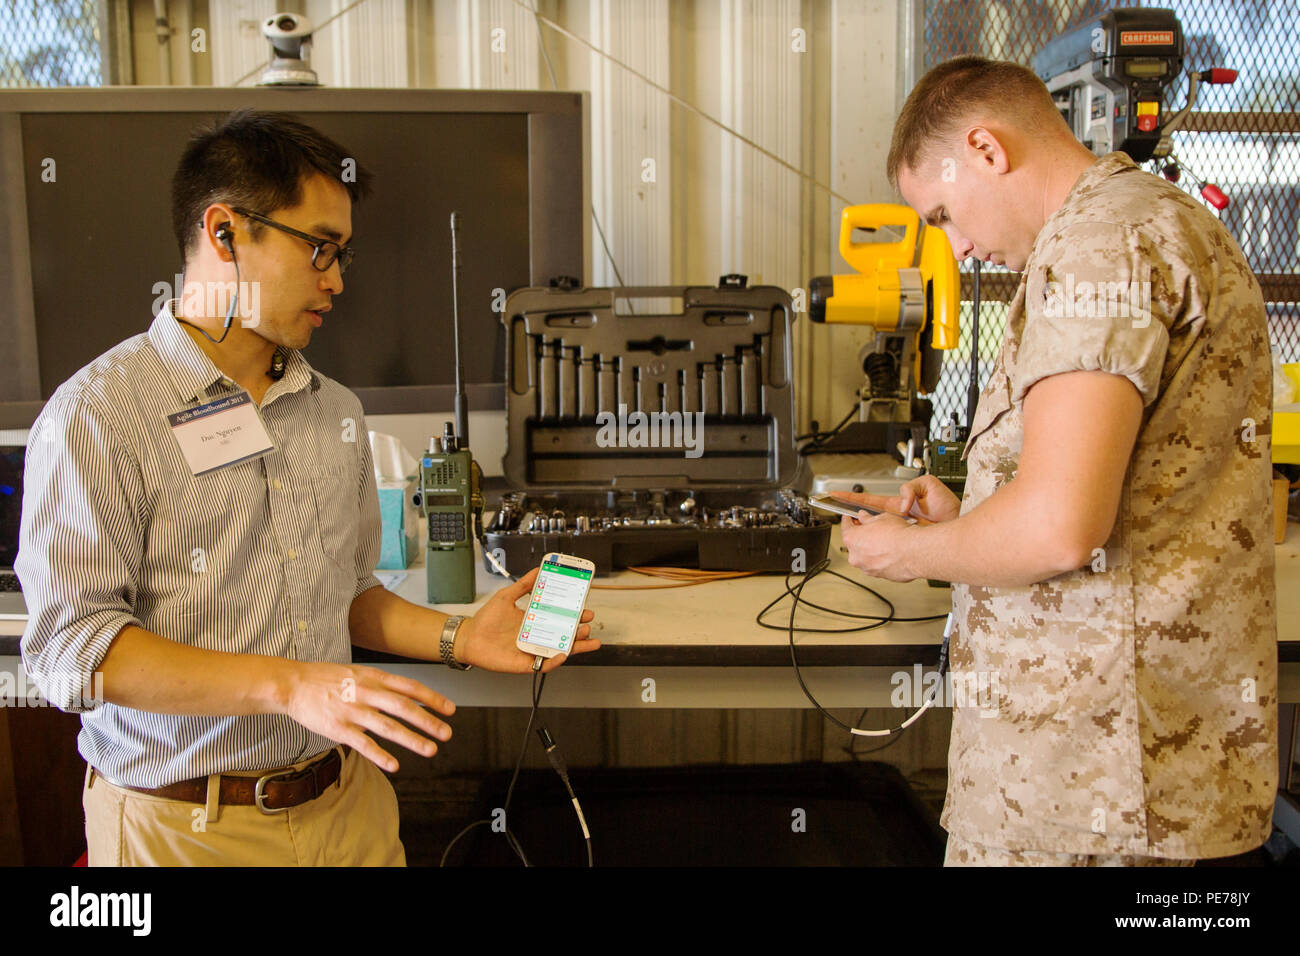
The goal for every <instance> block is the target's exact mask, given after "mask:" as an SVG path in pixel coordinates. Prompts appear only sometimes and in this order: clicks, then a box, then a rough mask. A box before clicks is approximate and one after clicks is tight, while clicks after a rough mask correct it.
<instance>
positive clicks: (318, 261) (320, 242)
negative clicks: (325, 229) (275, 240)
mask: <svg viewBox="0 0 1300 956" xmlns="http://www.w3.org/2000/svg"><path fill="white" fill-rule="evenodd" d="M230 208H231V209H233V210H234V211H235V212H237V213H239V215H241V216H247V217H248V218H249V219H252V220H253V221H254V222H260V223H262V224H263V225H266V226H270V227H271V228H273V229H279V230H280V231H281V232H287V233H288V234H289V235H291V236H296V237H297V238H299V239H301V240H303V242H308V243H310V244H311V245H312V249H313V251H312V254H311V264H312V265H313V266H315V268H316V270H317V271H318V272H324V271H325V270H326V269H328V268H329V267H330V266H332V265H334V263H335V262H336V261H337V262H338V264H339V275H342V274H343V273H345V272H347V271H348V266H350V265H352V259H353V258H354V257H355V256H356V250H355V249H353V248H352V247H351V246H340V245H339V244H338V243H337V242H334V241H333V240H331V239H321V238H320V237H319V236H312V235H308V234H307V233H305V232H299V231H298V230H297V229H291V228H290V227H289V226H286V225H284V223H280V222H276V221H275V220H274V219H268V218H267V217H266V216H263V215H261V214H259V213H255V212H251V211H249V210H247V209H241V208H240V207H238V206H231V207H230Z"/></svg>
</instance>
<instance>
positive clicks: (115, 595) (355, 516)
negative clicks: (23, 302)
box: [16, 111, 599, 865]
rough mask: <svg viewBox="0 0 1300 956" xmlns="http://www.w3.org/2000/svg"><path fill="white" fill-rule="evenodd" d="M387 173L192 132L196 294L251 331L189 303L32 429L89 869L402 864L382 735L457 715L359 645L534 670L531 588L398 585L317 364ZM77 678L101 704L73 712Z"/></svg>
mask: <svg viewBox="0 0 1300 956" xmlns="http://www.w3.org/2000/svg"><path fill="white" fill-rule="evenodd" d="M347 169H355V172H356V176H355V178H353V177H348V180H341V179H340V173H341V172H342V171H344V170H347ZM369 178H370V177H369V175H368V173H366V171H365V170H363V169H361V168H358V167H356V166H355V163H354V162H352V161H351V158H350V154H349V153H348V152H347V151H346V150H345V149H343V147H341V146H339V145H338V144H337V143H335V142H333V141H331V140H330V139H328V138H326V137H325V136H323V135H321V134H320V133H319V132H317V131H316V130H314V129H312V128H310V127H308V126H305V125H303V124H301V123H298V122H296V121H294V120H292V119H290V118H289V117H287V116H284V115H282V114H268V113H255V112H251V111H240V112H237V113H233V114H231V115H230V116H229V117H227V118H226V119H225V120H224V121H223V122H221V123H219V124H217V125H216V126H215V127H213V128H210V129H205V130H201V131H199V132H198V133H196V134H195V135H194V137H193V138H192V139H191V141H190V143H189V145H188V147H187V149H186V151H185V153H184V155H183V156H182V158H181V161H180V165H179V167H178V169H177V171H176V174H175V177H174V179H173V182H172V219H173V229H174V231H175V234H176V239H177V242H178V244H179V246H180V250H181V254H182V257H183V259H184V262H185V277H186V286H187V287H191V286H193V285H194V284H195V283H197V284H198V286H199V287H200V288H212V287H213V286H221V287H223V288H229V287H230V283H231V280H232V279H233V280H235V282H236V287H237V288H241V289H243V290H248V289H256V290H257V292H258V295H257V296H255V297H254V300H255V301H256V302H257V309H256V312H255V314H252V315H247V316H246V317H245V318H243V319H242V320H241V321H238V322H235V321H232V320H233V318H234V311H235V302H234V301H231V303H230V307H229V308H228V309H226V310H225V312H224V314H221V313H220V310H217V314H203V313H204V312H205V311H206V309H205V308H202V307H200V308H193V307H192V306H193V304H194V302H195V301H198V300H199V298H197V297H196V298H189V297H184V298H182V299H181V300H174V301H173V302H172V303H169V305H168V307H166V308H163V309H162V310H161V311H160V312H159V314H158V316H157V317H156V318H155V319H154V321H153V324H152V325H151V326H150V328H149V331H148V332H147V333H145V334H142V335H138V336H135V337H134V338H132V339H129V340H127V341H126V342H123V343H122V344H121V345H118V346H117V347H116V348H114V349H112V350H111V351H109V352H108V353H106V354H105V355H103V356H101V357H100V358H98V359H96V360H95V361H94V362H92V363H91V364H90V365H88V366H86V367H85V368H83V369H82V370H81V371H79V372H78V373H77V374H76V375H74V376H73V377H72V378H71V379H69V380H68V381H67V382H65V383H64V384H63V385H62V386H60V388H59V389H58V391H57V392H55V394H54V395H53V396H52V397H51V399H50V401H49V402H48V403H47V405H46V407H45V409H44V410H43V411H42V413H41V416H40V418H39V419H38V421H37V423H36V424H35V426H34V427H33V429H32V435H31V439H30V442H29V444H30V449H29V452H28V456H27V473H26V492H27V493H26V496H25V498H24V501H23V518H22V536H21V548H20V552H19V556H18V559H17V563H16V567H17V571H18V574H19V576H20V578H21V580H22V585H23V591H24V594H25V595H26V597H27V601H28V605H29V609H30V612H31V618H30V623H29V625H28V628H27V631H26V633H25V634H24V635H23V640H22V651H23V661H24V665H25V667H26V668H27V670H28V671H29V672H30V673H31V674H32V676H33V677H34V678H35V680H36V681H37V684H38V686H40V687H41V689H42V691H43V692H45V693H46V696H47V697H48V698H49V699H50V700H52V701H53V702H54V703H55V704H57V705H58V706H60V707H63V708H64V709H67V710H79V711H81V712H82V713H83V717H82V731H81V734H80V737H79V738H78V749H79V750H80V752H81V754H82V756H84V757H85V758H86V761H87V763H88V765H89V766H88V769H87V775H86V785H85V790H84V793H83V803H84V806H85V811H86V836H87V842H88V845H89V861H90V863H91V865H131V864H146V865H147V864H161V865H176V864H182V865H184V864H236V865H299V864H343V865H347V864H401V863H403V862H404V859H405V857H404V853H403V850H402V845H401V842H400V840H399V839H398V818H397V800H396V796H395V794H394V792H393V788H392V786H391V785H390V784H389V783H388V781H387V780H386V779H385V777H384V776H383V774H382V773H381V772H380V770H379V769H376V767H379V768H382V769H384V770H388V771H390V772H391V771H393V770H396V769H397V761H396V760H395V759H394V758H393V756H392V755H391V753H389V752H388V750H386V749H385V748H383V747H381V746H379V744H378V743H376V741H375V740H374V739H372V737H371V736H370V735H369V734H368V733H367V732H370V733H373V735H374V736H375V737H379V738H386V739H387V740H388V741H391V742H393V743H396V744H399V745H401V746H402V747H405V748H407V749H408V750H411V751H413V752H415V753H417V754H420V755H422V756H425V757H429V756H432V755H433V754H434V753H435V751H436V749H437V744H436V743H435V740H438V741H446V740H447V739H448V738H449V737H450V736H451V730H450V728H449V727H448V726H447V725H446V724H445V723H444V722H443V721H442V720H440V719H438V718H437V717H435V716H433V715H432V714H431V713H429V711H428V710H426V708H431V709H432V710H434V711H436V712H438V713H439V714H442V715H444V716H449V715H450V714H452V713H453V711H454V709H455V708H454V705H453V704H452V702H451V701H450V700H448V699H447V698H445V697H443V696H442V695H440V694H437V693H434V692H433V691H431V690H430V689H428V688H427V687H424V686H423V685H421V684H419V683H418V682H416V681H414V680H410V679H407V678H402V677H398V676H396V675H393V674H388V673H385V672H383V671H379V670H376V669H374V668H369V667H361V666H356V665H353V664H352V663H351V644H358V645H360V646H363V647H367V648H372V649H375V650H381V651H386V652H389V653H393V654H398V655H401V656H404V657H411V658H423V659H432V660H437V659H440V658H441V659H442V660H443V661H444V662H446V663H448V664H449V665H452V666H455V667H459V668H461V669H464V668H465V667H466V666H468V665H480V666H483V667H486V668H489V669H492V670H497V671H505V672H519V673H524V672H527V671H528V670H529V668H530V666H531V663H532V658H530V657H529V656H527V655H525V654H522V653H521V652H519V651H518V650H517V649H516V648H515V645H514V639H515V636H516V634H517V632H518V628H519V624H520V621H521V619H522V612H521V611H520V610H518V609H517V608H516V607H515V606H514V601H515V600H517V599H518V598H519V597H522V596H523V595H524V594H527V593H528V592H529V591H530V590H531V588H532V584H533V579H534V577H535V573H534V574H530V575H527V576H525V577H524V578H522V579H521V580H520V581H519V582H518V583H517V584H515V585H513V586H511V587H508V588H505V589H502V591H500V592H499V593H498V595H497V596H496V597H494V598H493V599H492V600H490V601H489V602H488V603H487V604H486V605H485V606H484V607H483V608H482V609H481V610H480V611H479V612H478V613H477V614H475V615H474V616H473V617H470V618H463V619H462V618H455V617H453V618H448V617H447V616H446V615H443V614H440V613H438V612H436V611H433V610H431V609H429V608H425V607H420V606H418V605H414V604H410V603H408V602H406V601H403V600H402V599H400V598H398V597H397V596H396V595H394V594H391V593H390V592H388V591H387V590H385V589H384V588H383V587H381V586H380V585H379V581H378V580H377V579H376V578H375V577H374V574H373V570H374V566H375V562H376V559H377V556H378V553H379V538H380V520H379V507H378V499H377V495H376V491H375V483H374V474H373V464H372V461H371V455H370V448H369V445H368V442H367V440H366V435H367V429H366V424H365V417H364V415H363V413H362V409H361V404H360V402H359V401H358V400H357V398H356V396H355V395H353V394H352V393H351V392H350V391H348V390H347V389H346V388H344V387H343V386H341V385H339V384H338V383H337V382H334V381H333V380H331V379H329V378H327V377H326V376H324V375H322V374H320V373H319V372H317V371H315V370H314V369H312V367H311V366H310V365H309V364H308V363H307V361H306V359H304V358H303V357H302V355H301V354H300V353H299V351H298V350H299V349H302V348H303V347H305V346H306V345H307V343H308V342H309V341H310V340H311V336H312V332H313V331H315V330H316V329H319V328H321V327H322V325H323V324H324V321H325V315H326V314H327V313H328V312H329V311H330V308H331V301H332V299H333V297H334V296H336V295H338V294H340V293H341V292H342V291H343V273H344V271H345V270H346V269H347V267H348V265H349V264H350V263H351V261H352V257H353V251H352V249H351V248H350V247H349V245H348V243H349V242H350V241H351V238H352V211H351V210H352V203H353V202H354V201H356V200H358V199H360V198H361V197H362V196H363V195H364V194H365V193H366V192H367V191H368V188H369ZM245 294H247V292H245ZM210 298H211V297H207V296H203V297H201V301H203V302H208V301H210ZM262 429H264V432H263V431H262ZM241 442H244V443H245V444H244V445H241V444H240V443H241ZM222 446H226V447H225V450H224V451H223V450H222ZM267 446H269V450H266V449H267ZM590 619H591V612H587V613H586V614H585V615H584V617H583V620H584V621H589V620H590ZM578 638H579V640H578V641H577V642H575V646H574V651H575V652H582V651H588V650H594V649H595V648H596V647H597V646H599V645H598V642H596V641H594V640H591V639H590V627H589V626H583V627H580V628H579V631H578ZM558 663H559V659H558V658H557V659H555V660H554V661H553V662H551V664H549V665H548V666H547V667H546V668H544V669H550V668H551V667H553V666H555V665H556V664H558ZM90 675H98V676H99V677H100V678H101V679H102V683H101V684H98V685H96V683H95V682H94V680H93V678H91V677H90ZM70 676H71V677H73V678H74V679H71V680H70V679H69V677H70ZM75 678H80V679H79V680H78V679H75ZM85 686H91V687H95V686H98V687H99V688H100V693H99V694H97V695H96V696H95V697H94V698H92V699H90V700H86V699H82V698H80V697H74V696H73V691H74V689H79V688H82V687H85ZM399 721H400V722H399ZM401 722H405V723H404V724H403V723H401ZM406 725H409V726H406Z"/></svg>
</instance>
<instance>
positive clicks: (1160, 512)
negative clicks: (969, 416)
mask: <svg viewBox="0 0 1300 956" xmlns="http://www.w3.org/2000/svg"><path fill="white" fill-rule="evenodd" d="M1144 283H1146V284H1145V285H1144ZM1091 370H1101V371H1105V372H1109V373H1111V374H1114V375H1122V376H1124V377H1125V378H1127V379H1128V380H1129V381H1131V382H1132V383H1133V385H1134V386H1135V387H1136V388H1137V390H1138V391H1139V392H1140V393H1141V396H1142V402H1143V406H1144V408H1143V414H1142V424H1141V429H1140V431H1139V432H1138V436H1137V442H1136V445H1135V447H1134V449H1133V453H1132V457H1131V458H1130V461H1129V467H1128V471H1127V473H1126V475H1125V478H1124V486H1123V493H1122V497H1121V500H1120V504H1119V509H1118V513H1117V515H1116V519H1115V525H1114V529H1113V531H1112V533H1111V536H1110V539H1109V540H1108V541H1107V542H1106V546H1105V549H1104V553H1101V552H1095V553H1094V560H1093V561H1092V563H1091V564H1090V565H1089V566H1088V567H1084V568H1081V569H1079V570H1077V571H1073V572H1069V573H1066V574H1061V575H1058V576H1056V577H1053V578H1050V579H1048V580H1045V581H1041V582H1039V583H1037V584H1033V585H1028V586H1025V587H979V586H973V585H963V584H955V585H954V586H953V611H954V619H955V623H956V629H955V631H954V633H953V637H952V647H951V660H952V669H953V671H954V673H955V674H957V673H962V672H974V673H976V674H981V673H983V674H992V675H996V679H995V681H994V682H993V685H992V686H994V687H995V688H997V690H998V693H997V695H996V698H995V700H994V704H995V708H993V709H991V708H990V707H989V706H988V704H989V701H988V700H980V701H965V702H963V701H961V700H960V699H959V700H958V701H957V702H956V703H957V704H958V706H956V707H955V708H954V711H953V728H952V743H951V747H950V750H949V757H948V794H947V801H946V803H945V806H944V811H943V816H942V820H941V822H942V824H943V826H944V828H945V829H946V830H948V832H949V834H950V835H951V838H950V841H949V843H950V845H949V853H948V862H949V863H983V862H1019V863H1025V862H1043V863H1055V864H1058V865H1059V864H1062V863H1066V862H1069V860H1070V857H1068V856H1066V855H1074V854H1081V855H1088V856H1091V857H1107V856H1113V857H1115V861H1116V862H1124V863H1132V862H1137V861H1139V860H1141V859H1142V858H1167V859H1171V860H1191V859H1196V858H1203V857H1216V856H1225V855H1229V854H1234V853H1241V852H1245V851H1247V850H1250V849H1253V848H1255V847H1257V846H1259V845H1260V844H1261V843H1262V842H1263V841H1264V840H1265V839H1266V838H1267V837H1268V834H1269V831H1270V825H1271V819H1272V809H1273V802H1274V794H1275V791H1276V788H1277V753H1276V746H1277V744H1276V740H1277V726H1276V716H1277V621H1276V610H1275V607H1274V583H1273V539H1272V526H1271V515H1270V500H1271V499H1270V485H1269V480H1270V475H1271V469H1270V458H1271V455H1270V442H1269V436H1270V427H1271V415H1272V411H1271V366H1270V359H1269V341H1268V330H1267V324H1266V318H1265V313H1264V304H1263V299H1262V296H1261V294H1260V290H1259V286H1258V284H1257V282H1256V281H1255V278H1254V276H1253V274H1252V273H1251V271H1250V268H1249V267H1248V266H1247V264H1246V261H1245V259H1244V257H1243V256H1242V253H1241V250H1240V249H1239V248H1238V246H1237V244H1236V243H1235V242H1234V241H1233V239H1232V238H1231V236H1229V234H1228V232H1227V230H1225V229H1224V228H1223V226H1222V224H1220V223H1219V221H1218V220H1217V219H1216V218H1215V217H1214V216H1213V215H1212V214H1210V213H1209V212H1208V211H1207V210H1206V209H1204V208H1203V207H1202V206H1201V205H1200V204H1199V203H1198V202H1196V201H1195V200H1193V199H1192V198H1190V197H1189V196H1188V195H1187V194H1185V193H1183V192H1182V191H1181V190H1179V189H1176V188H1175V187H1173V186H1171V185H1169V184H1168V183H1165V182H1164V181H1163V180H1160V179H1158V178H1156V177H1154V176H1152V175H1150V174H1148V173H1145V172H1143V171H1142V170H1141V169H1139V168H1138V167H1137V166H1135V165H1134V163H1133V162H1132V160H1130V159H1129V158H1128V157H1127V156H1126V155H1124V154H1122V153H1112V154H1110V155H1109V156H1106V157H1105V158H1103V159H1101V160H1099V161H1098V162H1097V163H1095V164H1094V165H1093V166H1091V167H1090V168H1088V169H1087V171H1086V172H1084V173H1083V175H1082V176H1081V177H1080V178H1079V180H1078V181H1077V182H1076V183H1075V185H1074V187H1073V189H1072V190H1071V191H1070V193H1069V196H1068V197H1067V198H1066V201H1065V203H1064V205H1063V206H1062V207H1061V208H1060V209H1059V210H1058V211H1057V212H1056V213H1055V214H1054V215H1052V216H1051V217H1050V218H1049V219H1048V220H1047V222H1046V224H1045V225H1044V228H1043V229H1042V231H1041V232H1040V233H1039V234H1038V238H1037V240H1036V241H1035V243H1034V246H1033V250H1032V252H1031V254H1030V257H1029V260H1028V263H1027V265H1026V267H1025V270H1024V273H1023V277H1022V279H1021V283H1020V287H1019V289H1018V290H1017V292H1016V295H1015V299H1014V301H1013V302H1012V303H1011V308H1010V310H1009V312H1008V317H1007V328H1006V334H1005V338H1004V340H1003V344H1002V350H1001V353H1000V355H999V356H998V360H997V364H996V367H995V369H994V371H993V374H992V376H991V378H990V380H989V382H988V385H987V386H986V387H985V389H984V390H983V392H982V394H981V395H980V401H979V406H978V409H977V412H976V415H975V420H974V422H973V423H972V429H971V436H972V437H971V439H970V441H969V443H968V445H967V448H966V456H967V468H968V478H967V482H966V491H965V495H964V497H963V500H962V509H961V510H962V514H963V515H964V514H966V513H968V512H969V511H971V510H972V509H973V508H975V507H976V506H977V505H978V504H980V502H982V501H984V500H985V499H987V498H988V497H989V496H991V495H992V494H993V493H994V492H995V491H996V490H997V489H998V488H999V487H1000V486H1002V485H1004V484H1006V483H1007V482H1009V481H1012V480H1013V479H1014V478H1015V475H1016V470H1017V467H1018V461H1019V455H1020V450H1021V442H1022V437H1023V419H1022V406H1023V402H1024V398H1025V393H1026V392H1027V391H1028V390H1029V388H1030V386H1032V385H1033V384H1034V383H1035V382H1037V381H1039V380H1040V379H1043V378H1045V377H1047V376H1050V375H1057V374H1061V373H1066V372H1072V371H1091ZM994 709H995V712H994ZM1082 860H1083V857H1079V858H1077V859H1076V860H1075V862H1081V861H1082ZM1093 862H1105V860H1100V861H1098V860H1094V861H1093ZM1152 862H1158V861H1152Z"/></svg>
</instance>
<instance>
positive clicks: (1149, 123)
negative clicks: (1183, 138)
mask: <svg viewBox="0 0 1300 956" xmlns="http://www.w3.org/2000/svg"><path fill="white" fill-rule="evenodd" d="M1159 121H1160V117H1158V116H1153V115H1152V114H1150V113H1148V114H1147V115H1146V116H1139V117H1138V122H1137V127H1138V129H1140V130H1141V131H1142V132H1144V133H1150V132H1151V131H1152V130H1154V129H1155V128H1156V126H1158V125H1159Z"/></svg>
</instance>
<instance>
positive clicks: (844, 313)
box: [805, 203, 961, 465]
mask: <svg viewBox="0 0 1300 956" xmlns="http://www.w3.org/2000/svg"><path fill="white" fill-rule="evenodd" d="M891 227H892V228H894V229H896V230H897V229H901V230H902V233H903V238H902V239H900V240H898V241H897V242H879V241H866V242H857V241H854V232H855V231H857V230H865V231H867V232H871V233H875V232H877V231H879V230H882V229H887V228H891ZM840 255H842V256H843V257H844V261H845V262H847V263H848V264H849V265H850V266H852V267H853V269H854V270H855V272H854V273H852V274H850V275H837V276H818V277H817V278H814V279H813V280H812V281H811V282H810V283H809V288H808V317H809V318H810V319H812V321H814V322H843V323H850V324H854V325H871V326H874V327H875V328H876V338H875V341H874V342H871V343H868V344H867V345H866V346H864V347H863V349H862V351H861V353H860V354H859V359H860V360H861V362H862V371H863V372H864V373H865V375H866V382H865V384H864V385H863V387H862V389H861V391H860V392H859V395H858V420H857V421H856V422H851V423H846V424H845V425H844V426H843V427H842V428H839V429H837V430H836V433H835V434H834V435H833V436H831V437H829V438H827V439H826V440H825V441H823V442H817V441H814V442H813V443H812V445H811V446H810V447H808V448H807V449H805V451H807V452H811V451H818V452H852V453H858V452H868V453H870V452H888V453H890V454H895V453H896V449H897V447H898V445H899V444H900V443H901V444H903V445H910V446H911V447H913V448H914V449H915V450H916V454H918V455H919V454H920V449H921V448H923V447H924V446H925V443H926V441H927V439H928V437H929V426H930V415H931V413H932V411H933V406H932V403H931V402H930V401H929V400H928V399H922V398H921V397H920V396H921V395H928V394H930V393H931V392H933V390H934V388H935V386H936V385H938V382H939V373H940V372H941V371H942V363H941V360H940V357H939V355H938V351H937V350H941V349H950V348H953V347H955V346H956V345H957V337H958V334H959V327H958V310H959V308H960V303H961V277H960V275H959V274H958V271H957V260H956V259H954V258H953V254H952V247H951V246H950V245H949V244H948V238H947V236H945V235H944V234H943V231H942V230H940V229H936V228H934V227H932V226H925V225H922V224H921V219H920V217H919V216H918V215H917V214H916V212H915V211H914V210H912V209H911V208H909V207H907V206H903V205H898V204H896V203H870V204H867V205H862V206H849V207H848V208H847V209H845V210H844V213H843V215H842V216H841V217H840ZM905 457H906V456H905ZM904 464H906V465H911V464H912V462H911V461H910V460H907V461H905V462H904Z"/></svg>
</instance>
